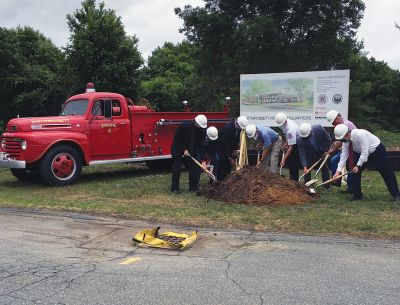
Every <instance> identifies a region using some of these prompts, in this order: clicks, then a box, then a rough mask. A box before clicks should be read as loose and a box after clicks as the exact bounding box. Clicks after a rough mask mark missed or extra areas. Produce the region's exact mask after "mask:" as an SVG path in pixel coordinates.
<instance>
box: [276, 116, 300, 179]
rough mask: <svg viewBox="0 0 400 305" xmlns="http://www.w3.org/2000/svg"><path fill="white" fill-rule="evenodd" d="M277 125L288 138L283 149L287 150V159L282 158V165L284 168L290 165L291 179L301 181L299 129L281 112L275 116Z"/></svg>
mask: <svg viewBox="0 0 400 305" xmlns="http://www.w3.org/2000/svg"><path fill="white" fill-rule="evenodd" d="M275 122H276V125H278V126H279V127H280V128H281V129H282V130H283V132H284V134H285V136H286V141H285V143H284V145H283V149H284V150H286V154H285V157H284V158H282V160H281V163H280V165H281V166H282V167H283V166H285V165H286V163H288V166H289V174H290V179H292V180H295V181H298V180H299V166H300V162H299V149H298V147H297V138H298V137H300V133H299V127H298V126H297V124H296V123H295V122H293V121H292V120H291V119H288V117H287V116H286V114H284V113H283V112H279V113H277V114H276V116H275Z"/></svg>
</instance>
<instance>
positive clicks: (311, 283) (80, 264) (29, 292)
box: [0, 208, 400, 305]
mask: <svg viewBox="0 0 400 305" xmlns="http://www.w3.org/2000/svg"><path fill="white" fill-rule="evenodd" d="M159 225H160V224H154V223H146V222H143V221H134V220H126V219H117V218H109V217H98V216H91V215H83V214H75V213H65V212H51V211H42V210H26V209H13V208H0V232H1V233H0V304H12V305H14V304H59V305H61V304H74V305H76V304H207V305H210V304H229V305H232V304H279V305H285V304H307V305H309V304H318V305H320V304H357V305H359V304H373V305H376V304H396V305H397V304H399V302H400V301H399V300H400V283H399V280H400V241H390V240H368V239H356V238H343V237H317V236H302V235H289V234H278V233H254V232H249V231H233V230H230V231H228V230H215V229H207V228H188V227H181V226H175V225H166V224H161V232H163V231H167V230H174V231H176V232H182V233H183V232H186V233H189V232H191V231H193V230H196V229H198V232H199V239H198V240H197V241H196V242H195V243H194V244H193V246H192V247H191V248H189V249H187V250H185V251H183V252H177V251H171V250H161V249H152V248H143V247H138V246H136V245H134V244H133V243H132V242H131V239H132V237H133V235H134V234H135V233H137V232H138V231H140V230H142V229H143V228H153V227H156V226H159ZM127 259H130V260H127ZM122 263H124V264H122Z"/></svg>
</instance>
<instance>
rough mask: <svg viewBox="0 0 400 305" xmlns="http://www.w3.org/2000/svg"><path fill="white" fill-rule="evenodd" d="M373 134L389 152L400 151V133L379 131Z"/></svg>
mask: <svg viewBox="0 0 400 305" xmlns="http://www.w3.org/2000/svg"><path fill="white" fill-rule="evenodd" d="M373 133H374V134H375V135H376V136H377V137H378V138H379V139H380V140H381V141H382V143H383V144H385V146H386V149H387V150H391V151H393V150H396V151H400V135H399V133H398V132H391V131H386V130H377V131H374V132H373Z"/></svg>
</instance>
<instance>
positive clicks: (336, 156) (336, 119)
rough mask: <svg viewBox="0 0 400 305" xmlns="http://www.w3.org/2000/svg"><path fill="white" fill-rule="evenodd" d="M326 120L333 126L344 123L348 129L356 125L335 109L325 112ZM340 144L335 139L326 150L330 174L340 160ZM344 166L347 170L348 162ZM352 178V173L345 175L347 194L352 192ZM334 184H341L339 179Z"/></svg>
mask: <svg viewBox="0 0 400 305" xmlns="http://www.w3.org/2000/svg"><path fill="white" fill-rule="evenodd" d="M326 120H327V121H328V122H329V123H330V124H332V125H333V126H334V127H335V126H336V125H338V124H344V125H346V126H347V127H348V128H349V130H353V129H357V127H356V125H354V123H353V122H351V121H349V120H346V119H345V118H343V117H342V115H341V114H340V113H339V111H337V110H331V111H328V112H327V113H326ZM342 144H343V143H342V142H340V141H335V142H334V143H333V145H332V147H331V148H330V149H329V151H328V154H329V155H331V158H330V162H329V165H330V166H329V167H330V169H331V173H332V176H333V175H334V174H335V173H336V171H337V167H338V164H339V160H340V153H341V149H342ZM346 166H347V170H349V164H348V162H347V164H346ZM339 170H342V169H341V168H340V169H339ZM352 179H353V176H352V175H349V176H348V177H347V189H346V190H345V191H344V192H345V193H349V194H351V193H352V182H353V181H352ZM335 185H336V186H339V187H340V186H341V182H340V180H339V181H337V183H336V184H335Z"/></svg>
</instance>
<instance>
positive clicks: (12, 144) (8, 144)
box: [1, 137, 22, 159]
mask: <svg viewBox="0 0 400 305" xmlns="http://www.w3.org/2000/svg"><path fill="white" fill-rule="evenodd" d="M1 148H2V151H3V152H6V153H8V154H9V155H10V157H12V158H15V159H17V158H18V157H19V155H20V153H21V151H22V149H21V142H20V139H18V138H7V137H4V138H3V139H2V141H1Z"/></svg>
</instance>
